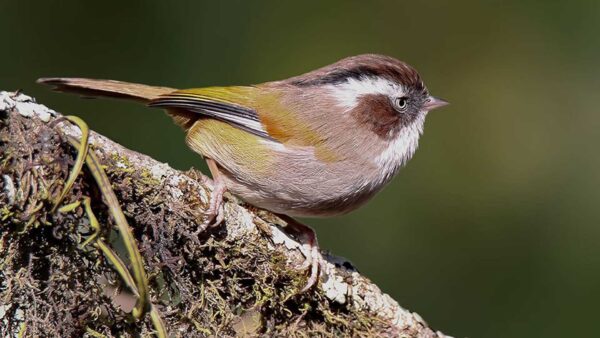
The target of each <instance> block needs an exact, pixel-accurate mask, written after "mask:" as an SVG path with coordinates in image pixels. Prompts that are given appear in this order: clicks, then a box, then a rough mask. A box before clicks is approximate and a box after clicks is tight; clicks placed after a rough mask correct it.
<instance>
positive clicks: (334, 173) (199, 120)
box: [38, 54, 447, 288]
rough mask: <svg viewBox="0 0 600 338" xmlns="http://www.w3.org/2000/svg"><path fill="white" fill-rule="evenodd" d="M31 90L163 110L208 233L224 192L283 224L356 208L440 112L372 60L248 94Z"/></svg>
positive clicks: (394, 64)
mask: <svg viewBox="0 0 600 338" xmlns="http://www.w3.org/2000/svg"><path fill="white" fill-rule="evenodd" d="M38 82H40V83H45V84H50V85H52V86H54V87H55V88H56V89H57V90H61V91H70V92H78V93H81V94H84V95H86V96H109V97H118V98H126V99H134V100H138V101H142V102H144V103H146V104H147V105H149V106H151V107H160V108H163V109H166V111H167V113H168V114H169V115H170V116H172V117H173V120H174V121H175V123H177V124H178V125H179V126H181V127H182V128H183V129H184V130H185V131H186V132H187V136H186V143H187V144H188V146H189V147H190V148H191V149H192V150H194V151H195V152H197V153H199V154H201V155H202V156H204V158H205V159H206V160H207V163H208V166H209V169H210V171H211V174H212V177H213V193H212V195H211V201H210V206H209V209H208V212H207V222H208V223H215V224H218V223H219V222H220V220H221V215H220V209H221V208H220V206H221V203H222V199H223V193H224V192H225V191H229V192H230V193H232V194H234V195H236V196H238V197H240V198H241V199H242V200H244V201H246V202H247V203H250V204H252V205H255V206H257V207H260V208H264V209H267V210H270V211H272V212H275V213H277V214H282V215H287V216H311V217H313V216H314V217H322V216H333V215H339V214H344V213H347V212H349V211H352V210H354V209H356V208H358V207H359V206H361V205H362V204H364V203H365V202H366V201H368V200H369V199H370V198H371V197H373V195H374V194H376V193H377V192H378V191H380V190H381V189H382V188H383V187H384V186H385V185H386V184H387V183H388V182H389V181H390V180H391V179H392V177H394V175H395V174H396V173H397V172H398V171H399V169H400V168H401V167H402V166H403V165H404V164H406V162H407V161H408V160H409V159H410V158H411V157H412V155H413V154H414V152H415V150H416V149H417V145H418V141H419V137H420V135H421V134H422V132H423V124H424V122H425V117H426V115H427V113H428V112H429V111H430V110H432V109H434V108H438V107H441V106H444V105H446V104H447V102H445V101H443V100H440V99H437V98H435V97H433V96H431V95H429V92H428V91H427V88H426V87H425V85H424V83H423V81H422V80H421V78H420V76H419V74H418V73H417V71H416V70H415V69H413V68H412V67H410V66H409V65H407V64H406V63H404V62H401V61H399V60H396V59H394V58H391V57H388V56H382V55H374V54H366V55H359V56H354V57H349V58H345V59H343V60H340V61H338V62H336V63H334V64H332V65H329V66H326V67H323V68H320V69H317V70H314V71H312V72H309V73H306V74H303V75H300V76H296V77H292V78H289V79H287V80H282V81H274V82H267V83H262V84H257V85H250V86H231V87H208V88H193V89H183V90H176V89H172V88H166V87H155V86H147V85H142V84H134V83H126V82H120V81H113V80H93V79H83V78H44V79H39V80H38ZM215 220H216V222H215ZM291 225H292V226H294V225H295V226H296V227H299V228H300V229H301V231H303V232H304V233H305V234H306V235H308V236H309V242H310V244H311V245H313V249H314V250H310V251H311V252H309V253H307V260H310V262H311V263H312V269H311V270H312V273H311V277H310V278H309V281H308V283H307V288H308V287H310V286H312V285H313V284H314V283H315V282H316V279H317V274H318V272H317V269H318V264H319V261H318V258H317V257H314V256H315V255H317V256H318V252H317V251H316V238H315V236H314V233H313V232H312V230H309V229H310V228H308V227H306V226H302V225H300V224H298V223H294V222H292V223H291ZM308 256H312V257H308ZM315 266H316V267H317V268H315Z"/></svg>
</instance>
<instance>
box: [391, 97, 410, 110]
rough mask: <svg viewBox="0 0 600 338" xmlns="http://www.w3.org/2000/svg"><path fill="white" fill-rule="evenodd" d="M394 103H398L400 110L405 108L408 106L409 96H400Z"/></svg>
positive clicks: (397, 106)
mask: <svg viewBox="0 0 600 338" xmlns="http://www.w3.org/2000/svg"><path fill="white" fill-rule="evenodd" d="M394 103H395V104H396V108H398V109H399V110H404V109H406V107H407V106H408V98H407V97H405V96H403V97H398V98H396V100H394Z"/></svg>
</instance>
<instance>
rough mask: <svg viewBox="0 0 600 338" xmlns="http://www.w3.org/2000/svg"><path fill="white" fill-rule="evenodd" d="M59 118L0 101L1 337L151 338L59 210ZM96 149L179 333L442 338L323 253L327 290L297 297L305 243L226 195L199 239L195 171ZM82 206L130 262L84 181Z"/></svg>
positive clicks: (78, 220) (64, 168) (76, 224)
mask: <svg viewBox="0 0 600 338" xmlns="http://www.w3.org/2000/svg"><path fill="white" fill-rule="evenodd" d="M58 116H59V114H58V113H56V112H54V111H52V110H50V109H48V108H46V107H44V106H43V105H39V104H37V103H35V101H34V100H33V99H31V98H30V97H27V96H25V95H23V94H19V93H8V92H0V336H2V337H5V336H16V335H19V334H24V335H25V336H61V337H70V336H90V337H91V336H106V337H117V336H123V337H130V336H137V335H142V336H149V335H151V334H152V325H151V323H150V320H149V319H145V320H141V321H135V320H133V319H132V318H131V315H130V313H129V312H130V311H131V308H132V306H133V301H134V299H133V296H132V295H131V294H130V292H129V291H128V290H127V289H126V288H125V287H123V283H122V282H121V280H120V278H119V275H118V274H117V273H116V272H115V271H114V269H113V267H112V266H111V265H110V264H108V263H107V260H106V258H105V257H104V256H103V255H102V253H100V252H99V251H98V250H97V249H96V248H95V247H94V246H92V245H88V246H85V247H82V244H83V242H84V241H85V239H86V238H87V236H89V234H90V233H91V229H90V224H89V220H88V218H87V217H86V215H85V213H84V211H83V208H82V207H81V206H76V204H74V208H73V210H71V211H69V212H64V213H63V212H51V209H52V201H53V200H54V199H55V198H56V196H57V195H58V194H59V193H60V191H61V189H62V187H63V185H64V182H65V180H66V178H67V176H68V174H69V171H70V169H71V168H72V166H73V163H74V158H75V149H73V148H72V147H71V146H70V145H69V144H68V143H67V142H66V141H65V135H71V136H78V135H79V134H78V130H77V129H76V128H72V127H71V126H69V125H67V124H58V125H56V126H51V125H50V123H49V122H51V121H53V120H55V119H56V118H57V117H58ZM90 141H91V145H92V146H91V149H92V151H94V152H95V153H96V154H97V156H98V157H99V158H100V160H101V161H102V163H103V165H104V168H105V171H106V173H107V174H108V176H109V178H110V181H111V184H112V188H113V190H114V191H115V192H116V194H117V197H118V199H119V202H120V203H121V207H122V209H123V212H124V213H125V215H126V216H127V219H128V221H129V225H130V226H131V228H132V230H133V234H134V236H135V238H136V241H137V245H138V247H139V249H140V251H141V253H142V256H143V259H144V263H145V270H146V273H147V275H148V278H149V281H150V292H151V299H152V302H153V304H154V305H155V306H157V307H158V309H159V311H160V313H161V315H162V317H163V320H164V321H165V325H166V327H167V330H168V332H169V335H170V336H173V337H195V336H198V337H204V336H217V337H224V336H247V337H252V336H286V337H287V336H290V337H294V336H296V337H308V336H311V337H312V336H364V337H370V336H404V337H438V336H439V337H442V336H443V335H442V334H441V333H439V332H434V331H433V330H431V329H430V328H429V327H428V326H427V324H426V323H425V322H424V321H423V320H422V319H421V318H420V316H418V315H417V314H415V313H412V312H410V311H408V310H405V309H403V308H401V307H400V306H398V304H397V303H396V302H395V301H394V300H392V299H391V298H390V297H389V296H387V295H385V294H383V293H381V291H380V290H379V289H378V288H377V286H375V285H374V284H372V283H371V282H370V281H369V280H368V279H366V278H365V277H363V276H361V275H360V274H358V272H357V271H356V270H355V269H354V268H353V267H352V266H351V264H349V263H348V262H346V261H344V260H343V259H340V258H337V257H333V256H326V259H327V263H326V265H325V266H324V269H323V271H322V276H321V280H320V283H319V284H318V286H317V287H315V288H313V289H311V290H310V291H309V292H306V293H299V290H300V289H301V288H302V286H303V285H304V283H305V281H306V274H305V272H304V271H299V270H297V269H295V267H294V266H295V265H297V264H299V263H300V262H301V261H302V260H303V256H302V254H301V253H300V251H299V250H298V248H299V246H300V244H299V243H298V242H297V241H296V240H295V239H293V238H291V237H290V236H289V235H287V234H286V233H285V231H282V229H281V227H280V226H281V225H282V224H283V223H282V222H281V220H279V219H278V218H277V217H275V216H273V215H272V214H270V213H268V212H266V211H263V210H258V209H256V208H254V207H252V206H249V205H245V204H243V203H242V202H240V201H238V200H236V199H235V198H234V197H229V198H228V200H227V202H226V203H225V206H224V212H225V222H224V224H223V225H222V226H219V227H216V228H214V229H201V228H200V227H199V225H200V224H201V223H202V218H203V211H204V210H205V208H206V203H207V197H208V196H209V194H210V187H207V186H205V185H203V184H202V183H201V182H200V180H198V177H199V173H198V172H197V171H195V170H190V171H188V172H179V171H176V170H174V169H172V168H170V167H168V166H167V165H165V164H162V163H159V162H157V161H155V160H153V159H151V158H149V157H148V156H145V155H142V154H139V153H136V152H133V151H131V150H127V149H125V148H123V147H122V146H120V145H118V144H116V143H114V142H112V141H110V140H108V139H107V138H105V137H103V136H101V135H98V134H96V133H92V137H91V139H90ZM84 196H89V197H90V198H91V200H92V208H93V209H94V212H95V214H96V216H97V217H98V220H99V221H100V223H101V224H102V226H103V229H105V230H104V231H103V233H102V236H103V237H104V238H105V239H106V241H107V242H109V243H110V245H111V246H112V247H113V248H114V250H115V251H116V252H117V253H119V255H121V256H122V257H125V256H124V251H123V249H122V246H121V244H120V238H119V236H118V235H117V233H116V231H115V230H114V229H113V225H114V224H113V221H112V219H111V218H110V217H109V213H108V211H107V209H106V206H105V205H104V203H103V201H102V196H101V194H100V193H99V190H98V188H97V186H96V185H95V183H94V180H93V179H91V177H90V174H89V173H88V172H87V171H85V170H84V171H83V172H82V174H80V175H79V176H78V178H77V180H76V182H75V184H74V186H73V189H71V191H70V192H69V194H68V195H67V197H66V200H65V202H64V204H69V203H75V202H77V201H79V200H81V199H82V198H83V197H84ZM261 229H262V230H261ZM266 232H270V233H271V235H270V236H268V235H266V234H265V233H266Z"/></svg>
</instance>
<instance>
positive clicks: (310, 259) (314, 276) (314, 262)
mask: <svg viewBox="0 0 600 338" xmlns="http://www.w3.org/2000/svg"><path fill="white" fill-rule="evenodd" d="M277 216H278V217H279V218H281V219H282V220H283V221H285V223H286V229H289V230H292V231H293V232H294V233H296V234H298V235H299V236H300V237H301V238H302V239H303V240H301V241H302V254H303V255H304V257H305V260H304V263H302V265H300V266H299V269H301V270H306V269H309V268H310V275H309V276H308V280H307V281H306V285H305V286H304V287H303V288H302V290H300V292H305V291H307V290H309V289H310V288H311V287H313V286H314V285H315V284H316V283H317V280H318V278H319V270H320V267H321V264H322V263H323V256H322V255H321V252H320V251H319V244H318V242H317V235H316V233H315V231H314V230H313V229H312V228H311V227H309V226H308V225H305V224H302V223H300V222H298V221H296V220H295V219H293V218H292V217H290V216H287V215H282V214H277Z"/></svg>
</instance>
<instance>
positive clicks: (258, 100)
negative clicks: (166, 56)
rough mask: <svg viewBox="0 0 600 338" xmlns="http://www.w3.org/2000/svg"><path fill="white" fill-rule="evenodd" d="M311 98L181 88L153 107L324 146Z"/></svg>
mask: <svg viewBox="0 0 600 338" xmlns="http://www.w3.org/2000/svg"><path fill="white" fill-rule="evenodd" d="M308 101H311V100H304V101H303V102H293V104H292V103H289V102H287V99H286V97H285V95H284V94H283V93H282V92H280V91H278V90H276V89H272V88H264V87H255V86H232V87H207V88H194V89H183V90H177V91H174V92H172V93H169V94H165V95H161V96H160V97H159V98H157V99H154V100H152V101H150V103H149V106H152V107H162V108H165V109H173V108H175V109H182V110H185V111H190V112H194V113H198V114H201V115H205V116H208V117H211V118H214V119H216V120H219V121H223V122H227V123H229V124H230V125H232V126H234V127H237V128H239V129H242V130H244V131H247V132H249V133H251V134H253V135H255V136H259V137H261V138H263V139H267V140H270V141H274V142H278V143H282V144H286V145H295V146H307V147H317V148H318V147H322V146H323V140H322V138H320V137H319V133H318V132H317V129H318V126H317V125H315V124H314V123H311V116H310V115H311V114H308V111H311V110H314V103H310V102H309V103H306V102H308ZM311 105H312V106H311Z"/></svg>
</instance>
